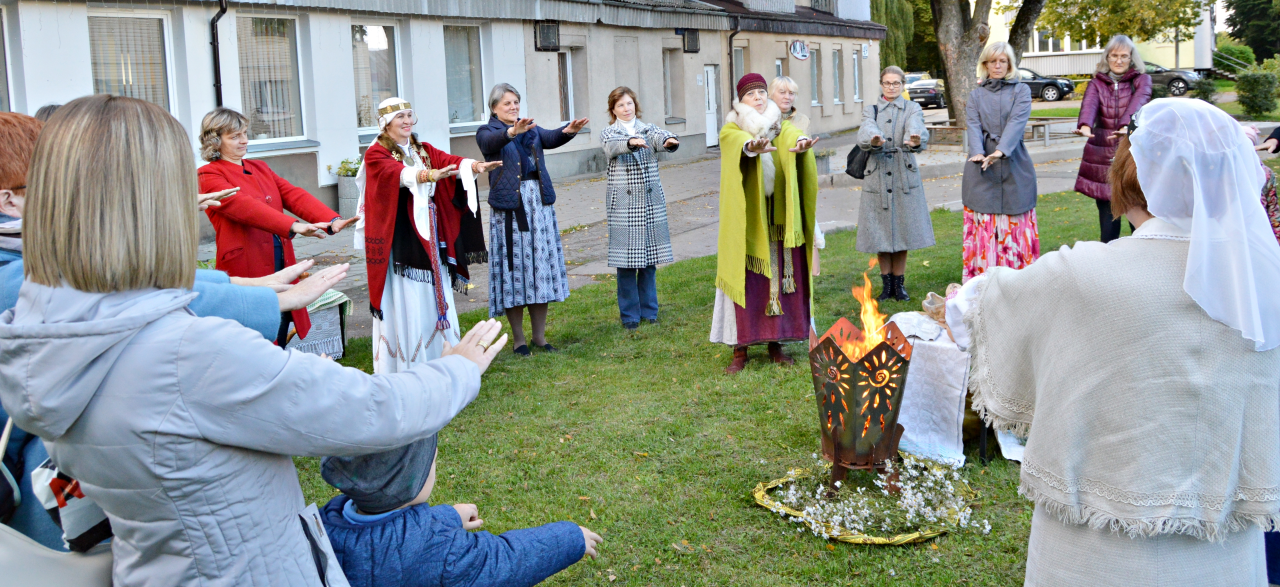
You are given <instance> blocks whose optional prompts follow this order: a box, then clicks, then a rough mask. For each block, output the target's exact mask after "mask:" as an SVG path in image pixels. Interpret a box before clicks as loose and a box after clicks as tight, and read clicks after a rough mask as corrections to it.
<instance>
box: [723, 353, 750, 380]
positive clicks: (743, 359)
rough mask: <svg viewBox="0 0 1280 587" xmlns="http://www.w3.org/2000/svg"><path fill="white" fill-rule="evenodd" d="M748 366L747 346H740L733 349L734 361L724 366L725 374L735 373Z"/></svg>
mask: <svg viewBox="0 0 1280 587" xmlns="http://www.w3.org/2000/svg"><path fill="white" fill-rule="evenodd" d="M746 366H747V347H744V346H740V347H734V349H733V362H732V363H729V366H728V367H725V368H724V373H725V375H733V374H734V373H737V372H738V371H741V370H743V369H744V368H746Z"/></svg>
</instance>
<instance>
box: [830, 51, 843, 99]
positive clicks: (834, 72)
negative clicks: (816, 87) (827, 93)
mask: <svg viewBox="0 0 1280 587" xmlns="http://www.w3.org/2000/svg"><path fill="white" fill-rule="evenodd" d="M843 67H844V59H843V57H842V56H841V55H840V50H839V49H835V50H833V51H832V52H831V98H832V99H834V100H835V102H836V104H840V103H843V102H844V88H842V87H840V83H841V81H842V80H841V79H840V73H841V69H842V68H843Z"/></svg>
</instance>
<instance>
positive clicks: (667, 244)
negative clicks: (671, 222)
mask: <svg viewBox="0 0 1280 587" xmlns="http://www.w3.org/2000/svg"><path fill="white" fill-rule="evenodd" d="M635 129H636V134H637V135H639V137H640V138H643V139H644V140H645V142H647V143H648V144H649V146H648V147H643V148H637V149H632V148H631V147H630V146H629V145H628V144H627V142H628V141H629V140H630V139H631V138H632V136H631V135H629V134H627V131H626V129H625V128H623V126H622V123H621V122H620V121H619V122H616V123H614V124H613V125H611V126H609V127H606V128H605V129H604V130H602V131H600V142H601V143H602V144H603V145H604V154H605V156H606V157H608V158H609V171H608V178H609V183H608V187H607V188H606V190H605V210H607V213H608V219H609V266H610V267H618V268H624V269H639V268H643V267H650V266H653V265H657V264H659V263H670V262H672V261H673V260H674V259H673V257H672V255H671V233H670V231H669V230H668V229H667V197H666V195H665V194H663V192H662V182H661V181H660V180H659V178H658V158H657V155H656V153H655V149H661V150H664V151H667V150H668V149H667V148H666V147H664V146H663V144H664V143H666V142H667V139H678V138H679V137H677V136H676V135H674V134H672V133H670V132H667V131H665V130H662V129H660V128H658V127H656V126H654V125H652V124H646V123H645V122H643V121H640V120H636V126H635ZM678 147H679V145H677V146H676V147H675V148H672V149H669V150H670V151H675V150H676V148H678Z"/></svg>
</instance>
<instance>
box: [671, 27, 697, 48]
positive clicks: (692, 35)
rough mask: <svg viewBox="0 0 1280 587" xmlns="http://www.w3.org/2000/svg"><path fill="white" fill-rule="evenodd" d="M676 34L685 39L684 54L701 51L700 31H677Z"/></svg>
mask: <svg viewBox="0 0 1280 587" xmlns="http://www.w3.org/2000/svg"><path fill="white" fill-rule="evenodd" d="M676 34H677V35H680V36H681V37H684V52H685V53H697V52H698V50H699V40H698V29H676Z"/></svg>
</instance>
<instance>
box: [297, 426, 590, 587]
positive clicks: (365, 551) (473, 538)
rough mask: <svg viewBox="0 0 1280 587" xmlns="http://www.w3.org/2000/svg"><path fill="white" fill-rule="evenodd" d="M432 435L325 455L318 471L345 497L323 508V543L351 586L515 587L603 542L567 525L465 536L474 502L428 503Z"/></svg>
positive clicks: (475, 517) (475, 524)
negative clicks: (387, 447) (386, 447)
mask: <svg viewBox="0 0 1280 587" xmlns="http://www.w3.org/2000/svg"><path fill="white" fill-rule="evenodd" d="M436 454H437V453H436V437H435V435H432V436H430V437H427V438H424V439H422V440H419V441H417V442H415V443H413V444H410V445H408V446H404V447H401V448H398V449H394V450H391V451H387V452H383V453H377V454H373V455H366V456H360V457H325V458H324V459H322V460H321V468H320V473H321V475H322V476H323V477H324V480H325V481H327V482H329V484H330V485H333V486H334V487H336V488H338V490H339V491H341V492H342V493H343V494H342V495H339V496H337V497H335V498H333V499H332V500H330V501H329V503H328V504H327V505H325V506H324V511H323V512H322V516H321V517H322V519H323V521H324V526H325V531H326V532H327V533H328V535H329V543H330V544H332V545H333V551H334V554H336V555H337V557H338V562H339V563H340V564H341V565H342V571H343V573H344V574H346V576H347V580H348V581H349V582H350V583H351V587H373V586H375V585H376V586H378V587H454V586H467V587H481V586H485V585H495V586H499V585H500V586H503V587H521V586H528V585H536V584H537V583H540V582H542V581H543V580H544V579H546V578H547V577H550V576H551V575H554V574H556V573H558V572H560V571H561V570H563V569H565V568H567V567H569V565H572V564H573V563H576V562H578V561H579V560H581V559H582V558H583V556H584V555H586V556H590V557H591V558H595V556H596V545H597V544H599V543H600V542H601V541H602V539H601V538H600V536H598V535H597V534H596V533H595V532H592V531H591V530H588V529H586V528H583V527H582V526H578V525H577V524H574V523H573V522H555V523H553V524H547V525H545V526H539V527H537V528H528V529H524V530H511V531H508V532H505V533H503V534H502V535H501V536H494V535H493V534H490V533H488V532H471V530H475V529H478V528H479V527H480V525H481V524H483V523H484V521H483V520H481V519H480V516H479V511H478V510H477V509H476V506H475V505H473V504H458V505H452V506H450V505H438V506H434V507H433V506H431V505H429V504H428V503H427V499H428V498H429V497H431V490H432V489H433V488H434V487H435V483H436V464H435V459H436Z"/></svg>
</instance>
